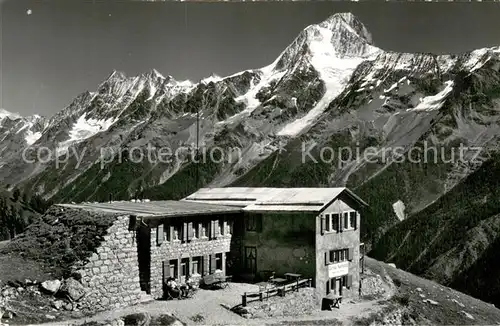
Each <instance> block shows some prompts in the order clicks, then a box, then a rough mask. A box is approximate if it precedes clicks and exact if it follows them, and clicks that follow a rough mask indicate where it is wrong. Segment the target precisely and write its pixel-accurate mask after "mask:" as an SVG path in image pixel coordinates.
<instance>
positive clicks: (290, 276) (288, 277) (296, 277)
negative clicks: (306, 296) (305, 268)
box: [285, 273, 302, 292]
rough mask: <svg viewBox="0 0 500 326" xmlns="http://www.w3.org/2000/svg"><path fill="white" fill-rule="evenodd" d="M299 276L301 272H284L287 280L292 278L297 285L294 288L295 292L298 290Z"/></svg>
mask: <svg viewBox="0 0 500 326" xmlns="http://www.w3.org/2000/svg"><path fill="white" fill-rule="evenodd" d="M301 276H302V274H295V273H286V274H285V277H286V279H287V280H293V281H296V282H297V287H296V289H295V290H296V291H297V292H298V291H299V279H300V277H301Z"/></svg>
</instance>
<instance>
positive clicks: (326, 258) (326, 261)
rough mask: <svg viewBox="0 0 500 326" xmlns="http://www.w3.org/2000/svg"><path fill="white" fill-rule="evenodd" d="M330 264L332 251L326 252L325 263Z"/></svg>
mask: <svg viewBox="0 0 500 326" xmlns="http://www.w3.org/2000/svg"><path fill="white" fill-rule="evenodd" d="M329 264H330V253H329V252H328V251H327V252H325V265H329Z"/></svg>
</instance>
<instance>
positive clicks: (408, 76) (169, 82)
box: [0, 13, 500, 278]
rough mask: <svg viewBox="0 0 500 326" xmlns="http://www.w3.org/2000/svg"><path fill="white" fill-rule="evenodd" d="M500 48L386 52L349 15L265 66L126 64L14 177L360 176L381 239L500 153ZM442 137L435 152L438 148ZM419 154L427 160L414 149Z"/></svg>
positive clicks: (41, 185) (371, 239) (52, 193)
mask: <svg viewBox="0 0 500 326" xmlns="http://www.w3.org/2000/svg"><path fill="white" fill-rule="evenodd" d="M499 58H500V48H498V47H494V48H484V49H478V50H474V51H471V52H468V53H463V54H460V55H433V54H425V53H420V54H411V53H394V52H390V51H384V50H382V49H379V48H377V47H376V46H374V45H373V42H372V39H371V37H370V34H369V32H368V31H367V30H366V28H365V27H364V26H363V24H362V23H361V22H360V21H359V20H358V19H357V18H356V17H354V16H353V15H352V14H349V13H341V14H335V15H333V16H331V17H329V18H328V19H327V20H325V21H324V22H321V23H319V24H315V25H311V26H309V27H307V28H306V29H304V30H303V31H302V32H301V33H300V34H299V35H298V36H297V38H296V39H295V40H294V41H293V42H292V44H290V46H288V47H287V48H286V49H285V50H284V51H283V52H282V53H281V54H280V55H279V56H278V58H277V59H276V60H275V61H274V62H273V63H271V64H270V65H269V66H266V67H263V68H260V69H253V70H247V71H244V72H240V73H237V74H234V75H231V76H227V77H224V78H221V77H217V76H211V77H209V78H206V79H204V80H201V81H200V82H198V83H192V82H190V81H183V82H180V81H177V80H175V79H174V78H173V77H171V76H167V77H164V76H162V75H161V74H159V73H158V72H157V71H151V72H149V73H145V74H142V75H140V76H136V77H126V76H124V75H123V74H122V73H119V72H113V73H112V74H111V75H110V76H109V78H107V79H106V80H105V81H104V82H103V83H101V85H99V87H98V88H97V90H96V91H95V92H85V93H82V94H81V95H79V96H78V97H77V98H76V99H75V100H74V101H73V102H72V103H71V104H70V105H69V106H68V107H66V108H65V109H63V110H62V111H61V112H59V113H58V114H56V115H55V116H54V117H52V118H50V119H46V120H44V121H46V122H45V124H44V126H45V127H44V128H43V130H42V131H40V133H39V134H37V139H36V141H34V142H32V143H31V144H30V145H29V144H28V142H25V143H23V145H22V146H24V147H26V146H28V145H29V150H28V151H27V154H28V155H27V159H26V158H24V159H23V158H22V157H21V155H20V154H19V151H21V150H20V149H19V150H18V152H15V151H14V152H9V155H6V154H2V157H1V161H2V167H1V168H0V178H2V179H3V180H5V182H7V183H9V184H12V185H13V186H12V187H14V186H15V187H20V188H25V189H30V190H33V191H35V192H37V193H39V194H42V195H44V196H45V197H46V198H51V199H53V200H55V201H58V202H69V201H77V202H80V201H104V200H108V199H109V197H110V195H111V196H112V197H113V198H114V199H126V200H128V199H130V198H131V197H132V196H134V194H135V193H136V192H137V191H138V189H139V190H140V189H142V190H144V191H143V192H144V195H145V196H147V197H148V198H150V199H178V198H182V197H184V196H186V195H188V194H190V193H192V192H193V191H195V190H196V189H197V188H198V186H227V185H238V186H245V185H246V186H341V185H347V186H349V187H351V188H352V189H354V191H355V192H356V193H357V194H359V195H360V196H361V197H363V198H364V199H365V200H366V201H367V202H368V203H370V205H371V209H370V211H367V212H365V213H364V216H365V218H364V219H362V223H363V225H362V230H363V231H362V232H363V234H362V236H363V240H364V241H365V242H366V243H367V244H368V247H369V248H370V246H371V245H372V244H376V243H377V242H378V241H379V239H380V238H381V236H382V235H383V234H384V232H385V231H387V230H389V229H390V228H391V227H392V226H393V225H395V224H397V223H398V222H399V221H400V220H402V219H405V218H406V219H410V218H411V217H412V216H422V214H423V213H421V212H424V211H428V212H430V211H433V210H434V211H435V210H436V209H437V208H432V207H437V206H435V205H438V203H439V199H440V198H441V197H442V196H443V195H445V194H447V193H450V191H452V190H453V189H454V187H455V186H456V185H457V184H459V182H461V181H462V180H464V178H467V177H468V176H471V175H473V174H472V173H473V172H474V171H476V170H477V169H478V168H479V167H481V165H482V164H483V162H485V161H487V160H495V159H494V158H492V157H494V153H495V152H496V151H497V147H498V140H497V139H498V134H499V133H500V129H499V128H498V109H499V97H500V71H499V70H500V60H499ZM197 115H198V116H199V146H200V151H201V152H202V153H206V151H207V150H210V149H213V148H215V147H218V148H225V149H226V152H225V153H223V154H220V153H219V152H215V153H216V154H217V153H219V156H222V157H221V158H222V160H220V162H214V160H211V159H207V160H205V161H203V160H202V162H201V163H199V164H194V163H193V162H192V160H191V159H190V158H192V156H193V155H194V150H193V148H195V147H196V140H197ZM12 134H13V133H12V132H10V133H9V135H12ZM460 145H462V146H465V147H466V148H467V149H466V150H464V151H463V153H460V152H459V150H458V148H459V146H460ZM148 146H154V147H157V148H159V147H167V148H169V149H171V150H172V151H177V155H176V156H175V157H172V159H171V160H169V161H166V162H165V161H163V162H160V161H154V160H142V161H140V162H139V163H134V161H135V160H134V157H133V155H131V154H133V153H134V152H135V153H137V149H141V150H142V151H143V153H147V152H148V150H147V148H148ZM325 146H326V147H328V148H329V149H328V150H326V151H325V150H322V148H324V147H325ZM42 147H48V148H52V149H53V153H54V152H55V153H58V155H60V156H59V162H60V165H59V166H57V165H56V157H55V155H54V156H53V157H52V158H51V157H43V156H42V157H41V158H42V161H41V160H40V158H37V157H36V155H35V154H36V150H37V149H39V148H42ZM345 148H351V150H352V152H353V153H357V154H356V155H355V157H353V156H350V157H348V155H347V154H346V153H345ZM428 148H435V149H436V153H437V154H436V158H435V159H434V157H433V155H434V154H433V152H427V156H425V155H424V152H425V150H426V149H428ZM23 149H24V148H23ZM104 149H105V151H104V152H105V154H109V155H107V156H105V157H106V161H105V162H103V161H102V160H101V158H102V153H101V151H102V150H104ZM309 149H311V150H310V151H309ZM330 149H331V150H330ZM341 149H342V152H339V151H340V150H341ZM412 149H421V153H420V154H419V153H418V152H416V151H412ZM478 149H479V150H478ZM332 152H333V153H334V155H333V157H331V156H332V155H331V153H332ZM240 153H241V155H240ZM304 153H306V154H311V155H304ZM322 154H323V158H324V159H323V160H320V157H321V155H322ZM410 155H411V156H412V158H413V161H416V160H418V159H420V162H419V163H418V162H417V163H414V162H410V161H409V160H408V159H402V158H405V157H408V156H410ZM131 156H132V157H131ZM153 156H154V155H153ZM215 156H217V155H215ZM238 156H239V157H241V159H240V160H238V159H237V157H238ZM429 156H430V157H431V158H430V159H429ZM205 157H206V156H205ZM325 157H326V159H325ZM426 157H427V162H422V160H424V159H425V158H426ZM153 158H154V157H153ZM354 158H356V159H354ZM303 159H304V160H303ZM341 159H343V160H347V161H348V162H346V163H342V162H340V161H341ZM348 159H350V160H348ZM27 160H31V162H27ZM316 161H318V162H317V163H315V162H316ZM303 162H305V164H304V163H303ZM340 163H342V164H340ZM197 171H199V174H198V172H197ZM450 196H452V195H450ZM464 200H467V199H464ZM395 203H398V204H397V205H398V206H397V207H398V209H397V212H398V214H396V213H395V210H394V207H393V204H395ZM419 214H420V215H419ZM485 214H486V215H488V214H490V212H485ZM486 215H484V218H487V217H491V216H490V215H488V216H486ZM425 218H426V219H431V218H433V217H432V216H425ZM474 221H476V220H474ZM490 222H491V221H490V220H485V222H484V223H486V224H488V223H490ZM471 223H473V222H471ZM428 225H429V226H428V227H429V228H430V229H431V231H430V232H436V233H437V232H438V229H435V228H434V226H433V227H431V225H434V224H432V223H429V224H428ZM474 226H477V225H474ZM462 234H463V233H462ZM455 244H456V242H453V243H452V244H451V247H450V248H452V247H453V246H454V245H455ZM486 248H487V247H485V250H486ZM481 253H482V250H479V251H478V255H480V254H481ZM403 265H404V264H403ZM424 269H425V268H424ZM437 273H443V272H442V271H441V272H439V271H437ZM433 275H434V274H433ZM442 275H443V274H442ZM436 277H438V276H436ZM438 278H439V277H438Z"/></svg>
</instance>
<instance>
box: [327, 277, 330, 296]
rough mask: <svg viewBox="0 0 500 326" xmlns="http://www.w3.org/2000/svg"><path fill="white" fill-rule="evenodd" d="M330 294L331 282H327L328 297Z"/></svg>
mask: <svg viewBox="0 0 500 326" xmlns="http://www.w3.org/2000/svg"><path fill="white" fill-rule="evenodd" d="M329 294H330V280H328V281H326V295H329Z"/></svg>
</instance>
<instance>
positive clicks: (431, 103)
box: [406, 80, 453, 111]
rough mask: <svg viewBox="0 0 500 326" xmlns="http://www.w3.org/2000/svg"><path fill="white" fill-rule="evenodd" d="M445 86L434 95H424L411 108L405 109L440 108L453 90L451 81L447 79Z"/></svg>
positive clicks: (425, 109)
mask: <svg viewBox="0 0 500 326" xmlns="http://www.w3.org/2000/svg"><path fill="white" fill-rule="evenodd" d="M445 84H446V87H445V88H444V89H443V90H442V91H441V92H439V93H437V94H436V95H432V96H426V97H424V98H423V99H421V102H420V103H419V104H418V105H417V106H416V107H414V108H413V109H407V110H406V111H434V110H438V109H439V108H441V106H442V105H443V103H444V101H445V99H446V97H447V96H448V94H450V93H451V91H452V90H453V81H452V80H448V81H446V82H445Z"/></svg>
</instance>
